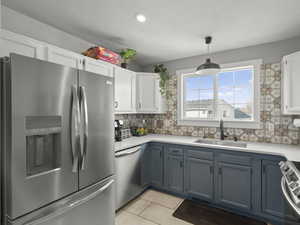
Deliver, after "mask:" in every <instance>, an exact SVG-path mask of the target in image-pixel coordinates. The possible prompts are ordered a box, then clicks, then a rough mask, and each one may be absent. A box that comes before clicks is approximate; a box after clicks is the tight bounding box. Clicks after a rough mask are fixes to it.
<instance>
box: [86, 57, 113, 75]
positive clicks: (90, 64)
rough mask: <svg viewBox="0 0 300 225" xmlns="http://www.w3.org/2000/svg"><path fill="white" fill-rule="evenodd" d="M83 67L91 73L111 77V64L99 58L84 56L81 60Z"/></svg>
mask: <svg viewBox="0 0 300 225" xmlns="http://www.w3.org/2000/svg"><path fill="white" fill-rule="evenodd" d="M83 69H84V70H86V71H89V72H92V73H98V74H101V75H104V76H108V77H113V65H112V64H110V63H107V62H103V61H101V60H96V59H92V58H89V57H85V58H84V61H83Z"/></svg>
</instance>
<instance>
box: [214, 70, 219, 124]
mask: <svg viewBox="0 0 300 225" xmlns="http://www.w3.org/2000/svg"><path fill="white" fill-rule="evenodd" d="M218 90H219V87H218V82H217V75H214V112H215V118H214V119H215V120H217V116H218V114H219V113H218Z"/></svg>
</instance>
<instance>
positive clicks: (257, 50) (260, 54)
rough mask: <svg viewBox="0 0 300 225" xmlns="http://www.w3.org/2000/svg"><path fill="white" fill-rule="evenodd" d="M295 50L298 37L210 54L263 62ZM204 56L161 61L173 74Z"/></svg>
mask: <svg viewBox="0 0 300 225" xmlns="http://www.w3.org/2000/svg"><path fill="white" fill-rule="evenodd" d="M295 51H300V37H297V38H292V39H288V40H284V41H278V42H273V43H268V44H262V45H256V46H250V47H246V48H239V49H234V50H228V51H223V52H216V53H214V54H212V58H213V61H215V62H217V63H220V64H225V63H233V62H239V61H247V60H252V59H263V62H264V63H274V62H280V60H281V58H282V56H284V55H287V54H290V53H292V52H295ZM205 58H206V56H205V55H198V56H193V57H188V58H183V59H177V60H172V61H168V62H162V63H164V64H165V65H166V66H167V68H168V70H169V71H170V72H171V74H174V73H175V72H176V70H179V69H185V68H196V67H197V66H198V65H199V64H202V63H203V62H204V60H205ZM143 70H144V71H152V70H153V66H152V65H148V66H144V68H143Z"/></svg>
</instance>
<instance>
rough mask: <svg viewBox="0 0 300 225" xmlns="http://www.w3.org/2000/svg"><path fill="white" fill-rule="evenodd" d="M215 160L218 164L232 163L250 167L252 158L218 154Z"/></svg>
mask: <svg viewBox="0 0 300 225" xmlns="http://www.w3.org/2000/svg"><path fill="white" fill-rule="evenodd" d="M216 157H217V160H218V161H219V162H226V163H234V164H240V165H247V166H249V165H251V162H252V157H251V156H244V155H237V153H235V154H225V153H219V154H217V156H216Z"/></svg>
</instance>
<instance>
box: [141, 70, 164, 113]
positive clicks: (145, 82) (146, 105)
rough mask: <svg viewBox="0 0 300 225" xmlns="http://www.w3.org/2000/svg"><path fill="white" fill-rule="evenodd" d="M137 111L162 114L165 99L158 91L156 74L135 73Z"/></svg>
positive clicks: (157, 76)
mask: <svg viewBox="0 0 300 225" xmlns="http://www.w3.org/2000/svg"><path fill="white" fill-rule="evenodd" d="M136 98H137V111H138V112H142V113H164V112H165V111H166V107H165V106H166V102H165V98H164V97H162V96H161V93H160V89H159V75H158V74H157V73H137V97H136Z"/></svg>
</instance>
